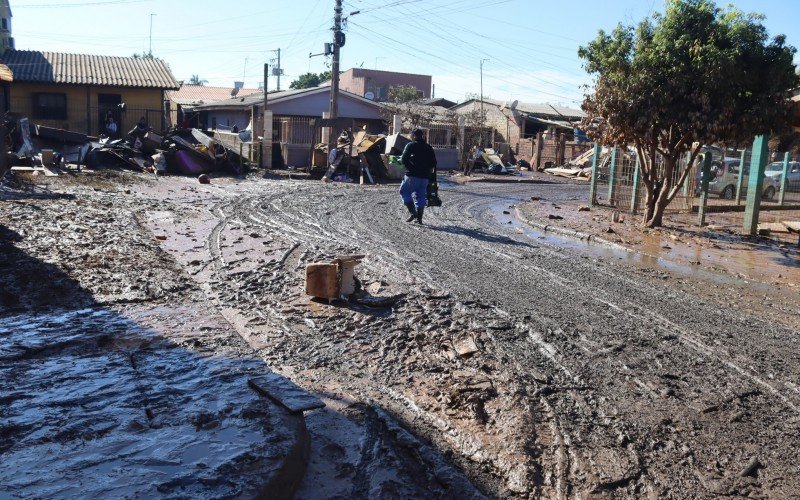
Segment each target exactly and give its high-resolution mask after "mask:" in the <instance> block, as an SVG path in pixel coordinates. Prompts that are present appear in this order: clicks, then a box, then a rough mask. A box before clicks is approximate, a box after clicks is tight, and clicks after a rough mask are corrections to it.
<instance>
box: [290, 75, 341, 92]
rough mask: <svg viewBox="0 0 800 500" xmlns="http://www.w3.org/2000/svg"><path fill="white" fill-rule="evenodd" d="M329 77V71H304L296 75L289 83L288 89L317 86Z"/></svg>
mask: <svg viewBox="0 0 800 500" xmlns="http://www.w3.org/2000/svg"><path fill="white" fill-rule="evenodd" d="M330 79H331V72H330V71H323V72H322V73H319V74H317V73H304V74H302V75H300V76H298V77H297V79H296V80H295V81H293V82H292V83H290V84H289V88H290V89H309V88H312V87H318V86H319V84H321V83H323V82H326V81H328V80H330Z"/></svg>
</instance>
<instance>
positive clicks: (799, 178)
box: [764, 161, 800, 192]
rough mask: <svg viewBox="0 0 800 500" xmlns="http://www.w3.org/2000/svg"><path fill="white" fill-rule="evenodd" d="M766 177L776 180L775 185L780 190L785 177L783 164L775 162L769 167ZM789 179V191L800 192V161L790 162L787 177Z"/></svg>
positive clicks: (787, 186)
mask: <svg viewBox="0 0 800 500" xmlns="http://www.w3.org/2000/svg"><path fill="white" fill-rule="evenodd" d="M764 175H766V176H768V177H772V178H773V179H775V183H776V184H777V186H778V189H779V190H780V185H781V180H782V177H783V162H782V161H775V162H772V163H770V164H769V165H767V171H766V172H765V174H764ZM787 179H788V182H787V184H786V190H787V191H794V192H797V191H800V161H790V162H789V173H788V175H787Z"/></svg>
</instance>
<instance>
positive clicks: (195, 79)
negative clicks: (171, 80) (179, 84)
mask: <svg viewBox="0 0 800 500" xmlns="http://www.w3.org/2000/svg"><path fill="white" fill-rule="evenodd" d="M186 83H187V84H189V85H205V84H206V83H208V80H205V79H203V78H200V75H192V77H191V78H189V81H188V82H186Z"/></svg>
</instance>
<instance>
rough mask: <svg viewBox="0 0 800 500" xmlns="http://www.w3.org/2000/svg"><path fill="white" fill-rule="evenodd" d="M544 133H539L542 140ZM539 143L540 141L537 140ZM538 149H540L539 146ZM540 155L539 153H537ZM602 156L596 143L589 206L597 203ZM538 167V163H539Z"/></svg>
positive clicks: (598, 144)
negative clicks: (599, 165)
mask: <svg viewBox="0 0 800 500" xmlns="http://www.w3.org/2000/svg"><path fill="white" fill-rule="evenodd" d="M541 136H542V134H541V133H540V134H539V136H538V137H539V139H538V140H541ZM537 144H538V141H537ZM536 149H539V148H538V146H537V148H536ZM537 156H538V155H537ZM599 158H600V143H599V142H595V143H594V155H593V156H592V180H591V182H590V183H589V206H590V207H593V206H594V205H595V198H596V197H597V166H598V164H599ZM537 167H538V165H537Z"/></svg>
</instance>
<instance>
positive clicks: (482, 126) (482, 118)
mask: <svg viewBox="0 0 800 500" xmlns="http://www.w3.org/2000/svg"><path fill="white" fill-rule="evenodd" d="M488 60H489V59H481V134H480V137H481V143H480V147H481V148H483V129H484V127H485V126H486V115H485V114H483V62H484V61H488Z"/></svg>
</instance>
